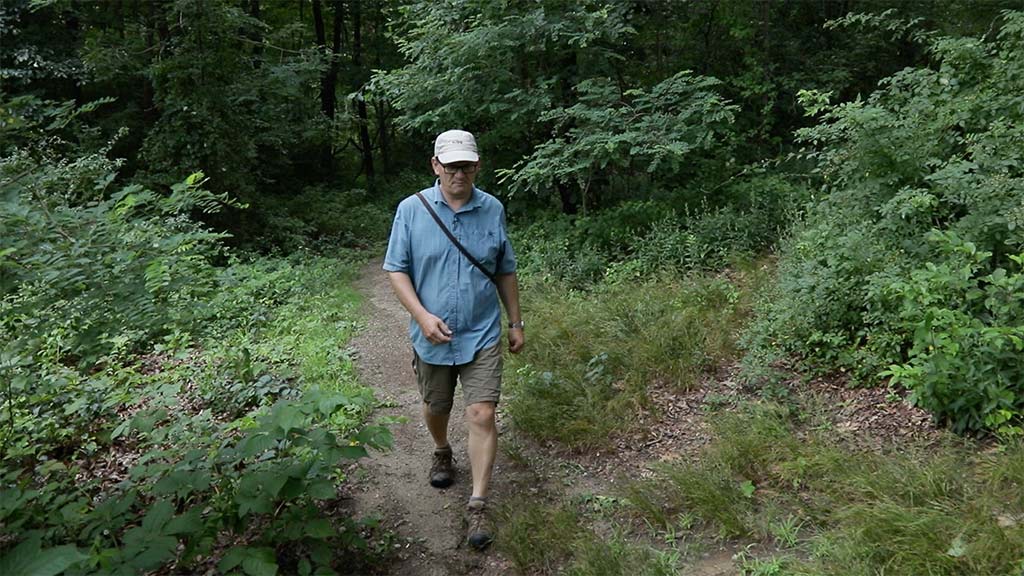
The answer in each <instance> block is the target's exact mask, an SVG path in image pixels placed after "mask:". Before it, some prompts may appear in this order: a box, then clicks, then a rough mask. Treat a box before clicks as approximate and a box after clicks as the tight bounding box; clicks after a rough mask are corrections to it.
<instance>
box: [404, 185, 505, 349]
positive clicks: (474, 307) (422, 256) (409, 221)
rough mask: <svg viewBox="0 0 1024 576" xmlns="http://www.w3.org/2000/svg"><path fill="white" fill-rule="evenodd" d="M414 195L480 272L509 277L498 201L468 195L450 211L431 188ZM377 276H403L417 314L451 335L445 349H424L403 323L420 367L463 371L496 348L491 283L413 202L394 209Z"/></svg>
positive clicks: (414, 330)
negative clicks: (426, 316)
mask: <svg viewBox="0 0 1024 576" xmlns="http://www.w3.org/2000/svg"><path fill="white" fill-rule="evenodd" d="M421 193H422V194H423V196H424V197H426V199H427V201H428V202H430V205H431V206H432V207H433V208H434V211H435V212H437V215H438V216H439V217H440V218H441V221H442V222H444V223H445V226H447V227H448V229H449V230H451V232H452V234H453V235H454V236H455V237H456V238H457V239H458V240H459V242H460V243H461V244H462V245H463V246H464V247H465V248H466V250H468V251H469V253H470V254H472V255H473V257H474V258H476V259H477V260H479V261H480V263H481V264H483V265H484V268H486V269H487V270H489V271H496V273H497V274H511V273H512V272H515V271H516V259H515V254H514V253H513V252H512V245H511V243H510V242H509V241H508V236H507V234H506V232H505V208H504V207H503V206H502V205H501V201H499V200H498V199H497V198H495V197H494V196H491V195H490V194H488V193H486V192H484V191H483V190H480V189H478V188H473V194H472V196H471V197H470V199H469V201H468V202H466V204H465V205H464V206H462V207H461V208H459V209H458V210H457V211H453V210H452V209H451V207H450V206H448V203H447V202H446V201H445V199H444V195H443V194H441V188H440V185H439V184H438V183H436V182H435V183H434V186H433V187H432V188H427V189H426V190H423V191H422V192H421ZM499 256H500V258H501V261H500V262H499V261H498V258H499ZM384 270H387V271H388V272H404V273H406V274H408V275H409V278H410V279H412V285H413V288H414V289H415V290H416V294H417V296H419V299H420V303H421V304H423V307H424V308H426V309H427V311H429V312H430V313H431V314H433V315H435V316H437V317H438V318H440V319H441V320H443V321H444V323H445V324H447V325H448V328H449V329H450V330H451V331H452V339H451V342H447V343H444V344H432V343H430V341H429V340H427V338H426V337H425V336H424V335H423V331H422V330H420V326H419V324H417V323H416V321H415V320H412V319H410V321H409V337H410V338H411V339H412V345H413V348H415V349H416V353H417V354H419V356H420V358H421V359H422V360H423V361H424V362H426V363H428V364H437V365H449V366H451V365H456V364H466V363H469V362H471V361H472V360H473V357H474V356H475V355H476V353H477V352H478V351H480V350H483V349H484V348H489V347H491V346H494V345H495V344H497V343H498V340H499V339H500V338H501V309H500V304H499V299H498V293H497V290H496V289H495V287H494V284H493V283H492V282H491V281H490V279H488V278H487V276H485V275H484V274H483V272H481V271H480V270H478V269H477V268H476V267H475V266H473V264H471V263H470V262H469V260H468V259H467V258H466V257H465V256H463V255H462V253H461V252H459V249H458V248H456V247H455V245H454V244H452V242H451V240H449V239H448V237H447V236H445V234H444V232H443V231H441V228H440V227H438V225H437V222H435V221H434V219H433V218H432V217H431V216H430V214H429V213H428V212H427V209H426V208H425V207H424V206H423V203H422V202H420V200H419V198H417V197H416V196H415V195H413V196H409V197H408V198H406V199H405V200H402V202H401V204H399V205H398V210H397V212H396V213H395V221H394V224H393V225H392V227H391V239H390V240H389V241H388V251H387V255H386V256H385V257H384Z"/></svg>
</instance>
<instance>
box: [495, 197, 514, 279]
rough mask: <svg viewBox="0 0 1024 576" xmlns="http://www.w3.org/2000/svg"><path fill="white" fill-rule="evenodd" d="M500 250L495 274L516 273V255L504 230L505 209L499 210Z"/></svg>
mask: <svg viewBox="0 0 1024 576" xmlns="http://www.w3.org/2000/svg"><path fill="white" fill-rule="evenodd" d="M500 222H501V242H502V246H501V250H500V251H499V252H498V253H499V254H500V255H501V260H500V261H499V262H498V263H497V266H495V268H494V270H495V274H512V273H513V272H515V271H516V266H517V264H516V253H515V251H514V250H513V249H512V242H511V241H510V240H509V239H508V232H507V231H506V228H505V209H504V207H502V209H501V217H500Z"/></svg>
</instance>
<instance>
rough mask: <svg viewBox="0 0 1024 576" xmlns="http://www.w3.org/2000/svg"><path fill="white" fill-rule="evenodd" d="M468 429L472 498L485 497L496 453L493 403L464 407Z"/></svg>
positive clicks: (496, 433)
mask: <svg viewBox="0 0 1024 576" xmlns="http://www.w3.org/2000/svg"><path fill="white" fill-rule="evenodd" d="M466 425H467V427H468V428H469V441H468V442H467V444H468V452H469V466H470V468H471V469H472V471H473V496H474V497H476V498H486V497H487V487H488V485H489V484H490V482H491V470H492V469H493V468H494V457H495V454H497V451H498V429H497V426H495V424H494V402H477V403H476V404H470V405H469V406H466Z"/></svg>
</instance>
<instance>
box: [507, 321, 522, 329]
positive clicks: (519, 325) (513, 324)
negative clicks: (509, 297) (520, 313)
mask: <svg viewBox="0 0 1024 576" xmlns="http://www.w3.org/2000/svg"><path fill="white" fill-rule="evenodd" d="M524 326H526V324H525V323H524V322H523V321H522V320H520V321H519V322H509V323H508V327H509V329H514V328H519V329H520V330H522V329H523V327H524Z"/></svg>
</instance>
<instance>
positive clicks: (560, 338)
mask: <svg viewBox="0 0 1024 576" xmlns="http://www.w3.org/2000/svg"><path fill="white" fill-rule="evenodd" d="M752 275H753V274H752ZM737 276H738V277H739V279H738V280H736V281H729V280H725V279H721V278H710V279H709V278H693V279H683V280H678V279H675V280H673V279H662V280H658V281H651V282H648V283H646V284H642V285H634V284H629V285H626V284H605V285H601V286H599V287H597V288H595V289H594V290H592V291H590V292H586V293H584V292H578V291H573V290H571V289H568V288H567V287H565V286H563V285H560V284H544V283H541V284H537V285H534V286H532V287H531V289H530V290H529V292H528V293H526V294H524V307H525V308H528V309H529V315H530V318H531V320H532V321H531V326H536V328H531V330H530V343H529V346H528V347H527V348H526V350H525V351H524V353H523V354H521V355H519V356H517V357H514V358H513V359H512V360H511V361H510V362H509V363H508V368H507V371H506V375H507V380H506V381H507V382H508V384H507V388H506V389H507V391H508V407H509V413H510V414H511V416H512V418H513V419H514V420H515V422H516V425H517V426H518V427H519V428H520V429H521V430H524V431H525V432H527V433H529V434H531V435H532V436H534V437H536V438H539V439H544V440H557V441H560V442H563V443H566V444H568V445H570V446H572V447H596V446H601V445H603V444H605V443H607V442H608V439H609V436H610V435H611V434H613V433H614V432H617V431H622V430H623V429H625V428H626V427H628V425H629V423H630V422H631V421H632V420H633V419H632V418H631V416H632V414H634V413H635V412H636V410H637V409H638V408H640V407H642V406H645V405H646V402H647V400H646V398H647V395H646V390H647V386H648V385H650V384H651V383H652V382H667V383H670V384H671V385H672V386H674V387H676V388H678V389H680V390H685V389H688V388H691V387H692V386H694V385H695V383H696V382H697V378H698V376H699V375H700V374H701V373H702V372H706V371H712V370H714V369H715V368H717V367H718V366H720V365H722V364H723V363H724V362H725V361H727V360H728V359H730V358H733V357H735V355H736V348H735V341H736V339H735V332H736V330H737V329H738V326H740V325H741V324H742V319H743V318H744V317H745V316H746V314H747V313H748V301H749V295H748V292H749V290H747V289H746V288H744V285H745V284H746V283H749V282H753V280H750V279H747V278H746V277H744V276H743V275H742V274H738V275H737Z"/></svg>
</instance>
